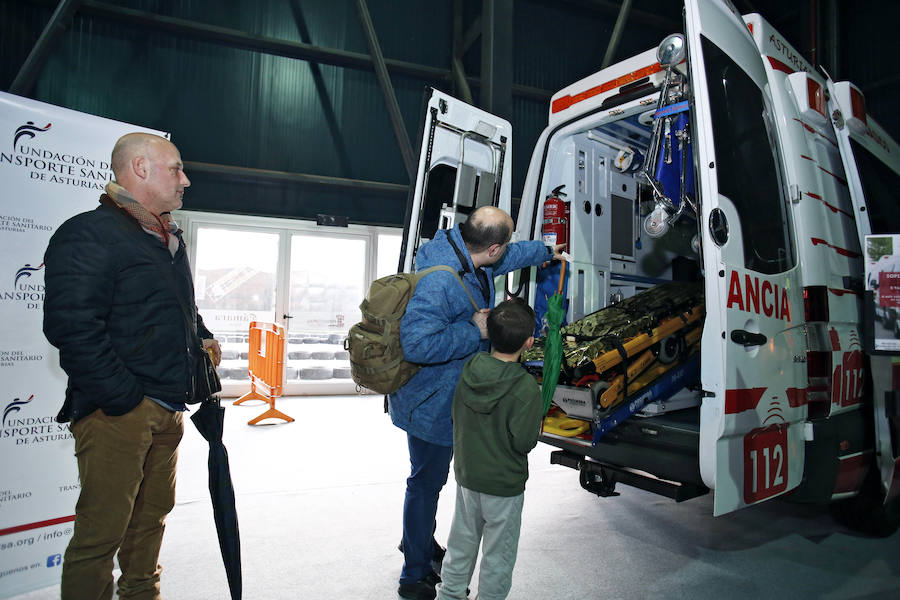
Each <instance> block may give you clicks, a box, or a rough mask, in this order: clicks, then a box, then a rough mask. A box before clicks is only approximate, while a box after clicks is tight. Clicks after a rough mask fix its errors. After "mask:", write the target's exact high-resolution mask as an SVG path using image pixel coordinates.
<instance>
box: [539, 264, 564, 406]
mask: <svg viewBox="0 0 900 600" xmlns="http://www.w3.org/2000/svg"><path fill="white" fill-rule="evenodd" d="M565 280H566V263H565V261H563V264H562V268H561V269H560V272H559V288H558V289H557V292H556V293H555V294H553V295H552V296H550V298H548V299H547V312H546V314H545V315H544V319H546V321H547V339H546V341H545V342H544V368H543V377H542V379H541V397H542V398H543V399H544V414H545V415H546V414H547V411H548V410H550V402H551V401H552V400H553V392H554V391H556V384H557V382H558V381H559V370H560V365H561V364H562V356H563V348H562V334H561V333H560V331H559V329H560V327H561V326H562V322H563V319H564V318H565V316H566V309H565V308H564V306H563V305H564V303H565V298H564V297H563V286H564V283H565Z"/></svg>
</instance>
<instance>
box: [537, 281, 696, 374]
mask: <svg viewBox="0 0 900 600" xmlns="http://www.w3.org/2000/svg"><path fill="white" fill-rule="evenodd" d="M700 304H703V282H670V283H664V284H661V285H657V286H655V287H653V288H651V289H649V290H647V291H644V292H641V293H639V294H635V295H634V296H632V297H630V298H626V299H625V300H622V301H621V302H618V303H616V304H613V305H611V306H607V307H606V308H602V309H600V310H598V311H597V312H594V313H591V314H589V315H587V316H585V317H584V318H582V319H579V320H578V321H575V322H574V323H569V324H568V325H564V326H563V327H562V335H563V358H564V365H563V369H564V370H565V369H566V368H568V369H574V368H576V367H580V366H582V365H585V364H587V363H588V362H590V361H592V360H593V359H594V358H596V357H598V356H600V355H602V354H604V353H606V352H608V351H610V350H614V349H615V348H616V346H617V342H624V341H625V340H628V339H629V338H632V337H634V336H636V335H638V334H640V333H649V332H650V330H652V329H653V328H654V327H656V326H657V325H659V323H660V322H661V321H663V320H664V319H667V318H669V317H674V316H677V315H680V314H682V313H684V312H686V311H689V310H691V309H692V308H693V307H695V306H697V305H700ZM543 360H544V338H538V339H537V340H535V344H534V346H533V347H532V348H531V349H530V350H527V351H526V352H524V353H523V354H522V361H523V362H532V361H543Z"/></svg>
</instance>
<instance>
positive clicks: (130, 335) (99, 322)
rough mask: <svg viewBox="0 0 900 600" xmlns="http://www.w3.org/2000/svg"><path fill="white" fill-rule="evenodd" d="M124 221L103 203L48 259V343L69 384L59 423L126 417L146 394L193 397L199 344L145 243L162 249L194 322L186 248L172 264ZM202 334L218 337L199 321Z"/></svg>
mask: <svg viewBox="0 0 900 600" xmlns="http://www.w3.org/2000/svg"><path fill="white" fill-rule="evenodd" d="M117 213H118V214H117ZM122 214H125V213H124V211H121V209H119V208H116V207H115V205H113V204H111V201H109V200H108V199H106V198H102V199H101V205H100V206H99V207H98V208H97V209H96V210H93V211H90V212H86V213H82V214H79V215H76V216H74V217H72V218H71V219H69V220H68V221H66V222H65V223H63V224H62V225H61V226H60V227H59V229H57V231H56V232H55V233H54V234H53V237H52V238H50V244H49V246H48V247H47V251H46V253H45V255H44V265H45V285H46V293H45V297H44V334H45V335H46V336H47V339H48V340H49V341H50V343H51V344H53V345H54V346H56V347H57V348H59V362H60V365H61V366H62V368H63V370H64V371H65V372H66V374H67V375H68V376H69V383H68V388H67V390H66V401H65V404H64V406H63V409H62V410H61V411H60V415H59V417H58V418H57V419H58V420H59V421H61V422H65V421H68V420H71V421H73V422H74V421H77V420H78V419H80V418H81V417H84V416H86V415H88V414H90V413H91V412H93V411H94V410H96V409H97V408H100V409H102V410H103V412H104V413H106V414H107V415H110V416H116V415H122V414H125V413H127V412H129V411H130V410H131V409H132V408H134V407H135V406H137V405H138V404H139V403H140V401H141V399H142V397H143V396H145V395H146V396H151V397H153V398H158V399H160V400H164V401H166V402H170V403H173V404H180V403H184V402H185V401H186V400H188V399H189V398H190V394H191V388H192V374H193V371H194V364H195V363H194V360H195V355H196V354H197V352H196V350H195V346H196V344H195V343H194V342H193V341H192V340H193V335H192V334H191V333H190V332H189V330H188V327H187V324H186V322H185V318H184V316H183V312H182V310H181V307H180V305H179V304H178V301H177V299H176V298H175V296H174V292H173V289H172V286H171V285H170V284H169V280H168V279H166V278H165V277H164V276H163V275H162V273H161V272H160V270H159V267H158V266H157V264H156V262H154V261H153V259H152V258H151V255H150V249H148V248H147V247H146V246H145V245H144V244H142V243H140V239H139V237H138V236H147V237H148V238H150V239H152V240H153V241H154V246H155V248H154V249H153V251H154V252H156V254H157V256H158V257H159V258H161V259H162V260H164V261H165V262H166V263H167V264H166V268H169V269H171V271H172V273H173V274H174V275H175V281H176V282H177V283H178V286H179V288H180V289H179V293H180V294H181V295H182V298H184V299H185V301H186V303H187V306H190V307H192V308H193V309H194V314H195V315H196V308H195V304H194V288H193V283H192V281H191V273H190V267H189V265H188V260H187V253H186V251H185V245H184V241H183V240H181V237H180V236H179V242H180V247H179V249H178V252H177V253H176V254H175V257H174V258H173V257H172V255H171V254H170V253H169V251H168V249H167V248H166V247H165V246H164V245H163V243H162V242H161V241H159V240H157V239H156V238H154V237H153V236H151V235H149V234H147V233H146V232H144V231H143V230H142V229H141V228H140V226H139V225H138V224H137V222H136V221H134V220H133V219H132V218H131V217H130V216H128V218H127V219H123V218H122V216H121V215H122ZM196 325H197V327H198V332H199V335H200V337H201V338H211V337H212V334H211V333H210V332H209V330H207V329H206V327H205V326H204V325H203V320H202V319H201V318H200V317H199V315H196Z"/></svg>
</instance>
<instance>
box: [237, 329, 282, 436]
mask: <svg viewBox="0 0 900 600" xmlns="http://www.w3.org/2000/svg"><path fill="white" fill-rule="evenodd" d="M284 339H285V336H284V327H282V326H281V325H276V324H274V323H261V322H258V321H251V322H250V352H249V354H248V358H249V359H250V392H249V393H247V394H244V395H243V396H241V397H240V398H238V399H237V400H235V401H234V404H241V403H242V402H246V401H247V400H265V401H266V402H268V403H269V410H267V411H266V412H264V413H263V414H261V415H259V416H258V417H256V418H255V419H251V420H250V421H247V425H256V424H257V423H259V422H260V421H262V420H263V419H283V420H285V421H287V422H288V423H290V422H291V421H293V420H294V419H292V418H291V417H289V416H287V415H286V414H284V413H283V412H281V411H280V410H276V408H275V398H277V397H278V396H280V395H281V392H282V390H283V386H282V382H283V381H284Z"/></svg>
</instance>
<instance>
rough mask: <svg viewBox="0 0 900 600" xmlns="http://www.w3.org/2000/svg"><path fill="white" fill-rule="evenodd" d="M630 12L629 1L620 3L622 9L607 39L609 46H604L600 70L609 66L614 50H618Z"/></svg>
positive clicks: (625, 0)
mask: <svg viewBox="0 0 900 600" xmlns="http://www.w3.org/2000/svg"><path fill="white" fill-rule="evenodd" d="M630 10H631V0H624V2H622V9H621V10H620V11H619V16H618V17H616V25H615V27H613V32H612V35H611V36H610V38H609V45H608V46H606V54H605V55H604V56H603V64H602V65H601V66H600V68H601V69H605V68H606V67H608V66H609V63H611V62H612V59H613V57H614V56H615V55H616V50H618V49H619V42H620V41H621V40H622V32H623V31H625V23H626V22H627V21H628V13H629V11H630Z"/></svg>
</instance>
